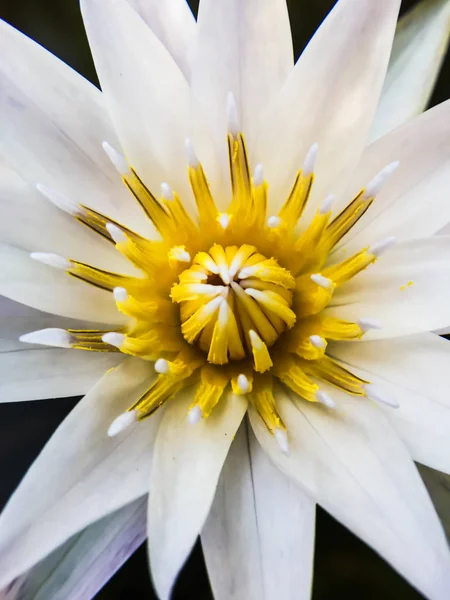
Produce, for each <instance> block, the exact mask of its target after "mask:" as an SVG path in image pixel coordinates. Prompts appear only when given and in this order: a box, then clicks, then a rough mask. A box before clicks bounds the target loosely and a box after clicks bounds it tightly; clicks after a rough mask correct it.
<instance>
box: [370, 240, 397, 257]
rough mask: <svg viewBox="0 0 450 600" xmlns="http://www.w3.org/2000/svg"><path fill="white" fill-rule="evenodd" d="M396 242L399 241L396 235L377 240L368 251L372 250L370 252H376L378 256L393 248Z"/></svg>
mask: <svg viewBox="0 0 450 600" xmlns="http://www.w3.org/2000/svg"><path fill="white" fill-rule="evenodd" d="M396 242H397V238H396V237H394V236H391V237H388V238H386V239H385V240H381V242H377V243H376V244H374V245H373V246H370V248H369V250H368V252H370V254H374V255H375V256H376V257H379V256H381V255H382V254H384V252H386V251H387V250H389V249H390V248H392V246H393V245H394V244H395V243H396Z"/></svg>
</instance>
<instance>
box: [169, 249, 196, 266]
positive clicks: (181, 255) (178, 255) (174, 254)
mask: <svg viewBox="0 0 450 600" xmlns="http://www.w3.org/2000/svg"><path fill="white" fill-rule="evenodd" d="M170 257H171V258H173V259H175V260H178V261H179V262H185V263H190V262H191V255H190V254H189V252H188V251H187V250H184V249H183V248H182V247H181V246H175V247H173V248H171V249H170Z"/></svg>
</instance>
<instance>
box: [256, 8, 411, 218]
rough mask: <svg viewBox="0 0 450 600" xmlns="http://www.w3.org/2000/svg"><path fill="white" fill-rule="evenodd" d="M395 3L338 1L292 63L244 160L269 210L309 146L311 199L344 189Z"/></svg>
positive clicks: (370, 112) (377, 82) (376, 87)
mask: <svg viewBox="0 0 450 600" xmlns="http://www.w3.org/2000/svg"><path fill="white" fill-rule="evenodd" d="M399 5H400V1H399V0H377V1H376V2H374V1H373V0H340V1H339V2H338V3H337V4H336V5H335V7H334V8H333V10H332V11H331V13H330V14H329V16H328V17H327V19H326V20H325V22H324V23H323V24H322V26H321V27H320V29H319V30H318V31H317V33H316V34H315V36H314V37H313V39H312V40H311V42H310V43H309V45H308V46H307V48H306V50H305V51H304V53H303V54H302V56H301V57H300V58H299V60H298V62H297V64H296V66H295V68H294V70H293V71H292V73H291V75H290V77H289V79H288V80H287V82H286V84H285V85H284V87H283V89H282V90H281V93H280V94H279V95H278V96H277V97H276V98H275V100H274V101H273V102H272V104H271V106H270V108H269V110H268V111H267V112H266V114H265V116H264V122H263V124H262V127H261V132H260V136H259V140H258V144H257V147H256V151H255V152H254V154H253V155H252V157H253V159H254V161H255V162H261V163H262V164H263V165H264V172H265V174H266V178H267V181H268V182H269V183H270V194H269V195H270V204H271V206H272V210H271V212H274V211H276V209H277V207H278V206H279V204H280V202H283V201H284V199H285V198H287V194H288V192H289V189H290V187H291V186H292V184H293V182H294V179H295V174H296V172H297V171H298V169H300V168H301V166H302V163H303V160H304V159H305V156H306V154H307V151H308V149H309V148H310V147H311V145H312V144H314V143H316V142H318V143H319V157H318V164H317V169H316V171H317V179H316V182H315V185H314V192H313V193H314V197H315V199H316V200H317V201H322V200H323V199H324V198H325V197H326V196H327V195H328V194H330V193H331V192H332V193H337V192H340V191H341V189H342V186H345V184H346V183H347V181H348V177H349V175H350V173H351V171H352V170H353V168H354V166H355V164H356V162H357V161H358V159H359V156H360V154H361V152H362V149H363V147H364V145H365V143H366V140H367V135H368V133H369V129H370V126H371V124H372V120H373V117H374V114H375V110H376V106H377V103H378V97H379V94H380V92H381V87H382V84H383V80H384V76H385V73H386V68H387V64H388V60H389V53H390V50H391V44H392V39H393V36H394V31H395V24H396V21H397V14H398V9H399ZM280 157H282V158H281V165H282V168H280ZM311 204H315V203H314V202H312V203H311Z"/></svg>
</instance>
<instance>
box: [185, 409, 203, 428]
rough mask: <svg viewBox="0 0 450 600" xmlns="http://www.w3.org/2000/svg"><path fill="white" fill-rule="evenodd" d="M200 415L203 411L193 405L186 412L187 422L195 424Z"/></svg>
mask: <svg viewBox="0 0 450 600" xmlns="http://www.w3.org/2000/svg"><path fill="white" fill-rule="evenodd" d="M202 416H203V412H202V409H201V408H200V406H198V405H197V406H193V407H192V408H191V410H190V411H189V413H188V422H189V423H190V425H197V423H198V422H199V421H200V419H201V418H202Z"/></svg>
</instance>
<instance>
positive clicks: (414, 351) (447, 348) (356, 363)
mask: <svg viewBox="0 0 450 600" xmlns="http://www.w3.org/2000/svg"><path fill="white" fill-rule="evenodd" d="M329 352H330V353H331V354H332V355H333V356H335V357H336V358H337V359H339V360H340V361H342V362H343V363H345V364H346V365H349V367H348V368H349V369H350V370H351V371H352V372H354V373H357V374H358V375H360V376H361V377H362V378H363V379H366V380H369V381H371V382H372V383H374V384H375V385H377V386H380V388H381V389H383V390H384V391H385V393H386V394H388V395H389V396H390V397H392V398H394V399H395V400H396V401H397V402H398V403H399V405H400V407H399V408H398V409H396V410H392V409H389V408H387V407H386V409H385V411H386V416H387V417H388V419H389V420H390V421H391V422H392V424H393V426H394V427H395V429H396V430H397V432H398V434H399V435H400V436H401V437H402V438H403V440H404V441H405V443H406V445H407V446H408V448H409V450H410V452H411V456H412V457H413V459H414V460H415V461H418V462H421V463H423V464H425V465H428V466H429V467H432V468H433V469H439V470H440V471H445V472H446V473H450V436H449V431H450V397H449V393H448V373H449V369H450V342H449V341H447V340H445V339H443V338H440V337H438V336H437V335H434V334H432V333H423V334H418V335H414V336H407V337H405V338H397V339H395V340H386V341H385V340H380V341H374V342H364V343H361V344H345V343H340V344H334V345H333V346H332V347H331V348H330V350H329Z"/></svg>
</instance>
